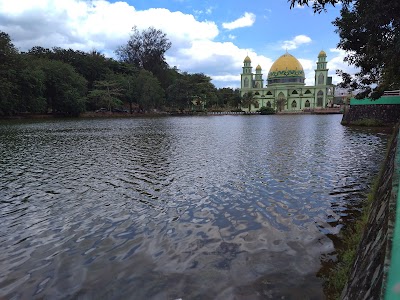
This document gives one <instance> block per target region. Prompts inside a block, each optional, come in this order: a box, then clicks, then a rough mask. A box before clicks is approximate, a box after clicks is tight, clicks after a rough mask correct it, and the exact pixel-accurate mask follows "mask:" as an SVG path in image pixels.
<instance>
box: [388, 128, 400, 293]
mask: <svg viewBox="0 0 400 300" xmlns="http://www.w3.org/2000/svg"><path fill="white" fill-rule="evenodd" d="M398 134H399V133H398ZM399 186H400V140H399V137H398V140H397V149H396V157H395V162H394V171H393V179H392V191H391V198H392V199H391V202H392V203H391V205H390V209H391V210H392V213H394V224H393V225H394V229H393V231H392V232H389V238H391V239H392V249H391V252H390V257H389V259H390V260H389V270H388V277H387V284H386V289H385V300H392V299H400V193H399Z"/></svg>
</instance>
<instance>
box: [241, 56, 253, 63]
mask: <svg viewBox="0 0 400 300" xmlns="http://www.w3.org/2000/svg"><path fill="white" fill-rule="evenodd" d="M243 62H244V63H251V59H250V57H249V56H248V55H247V56H246V58H245V59H244V61H243Z"/></svg>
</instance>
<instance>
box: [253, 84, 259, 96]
mask: <svg viewBox="0 0 400 300" xmlns="http://www.w3.org/2000/svg"><path fill="white" fill-rule="evenodd" d="M257 83H258V82H257ZM256 87H257V86H256ZM254 95H260V93H259V92H255V93H254Z"/></svg>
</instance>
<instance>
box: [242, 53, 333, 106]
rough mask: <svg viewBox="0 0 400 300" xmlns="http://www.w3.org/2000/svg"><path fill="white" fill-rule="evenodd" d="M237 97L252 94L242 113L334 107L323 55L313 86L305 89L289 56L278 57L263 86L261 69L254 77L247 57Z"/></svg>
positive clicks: (301, 73) (300, 71)
mask: <svg viewBox="0 0 400 300" xmlns="http://www.w3.org/2000/svg"><path fill="white" fill-rule="evenodd" d="M242 69H243V70H242V74H241V89H240V94H241V96H242V97H243V96H244V95H245V94H246V93H251V95H252V100H251V101H247V102H246V101H243V104H242V105H243V106H242V110H244V111H250V112H255V111H257V110H258V109H259V108H261V107H263V106H265V107H272V108H274V109H276V110H278V111H283V112H284V111H287V112H296V111H308V110H314V109H324V108H327V107H329V106H330V105H331V104H332V103H333V96H334V88H335V86H334V85H333V84H332V77H329V76H328V68H327V61H326V53H325V52H324V51H321V52H320V53H319V54H318V61H317V68H316V69H315V84H314V85H312V86H306V85H305V82H304V81H305V75H304V69H303V67H302V65H301V64H300V62H299V61H298V60H297V59H296V58H295V57H294V56H293V55H291V54H289V53H287V52H286V53H285V54H283V55H282V56H281V57H279V58H278V59H277V60H276V61H275V62H274V63H273V64H272V66H271V68H270V70H269V72H268V78H267V82H266V85H265V86H264V80H263V74H262V69H261V66H260V65H258V66H257V67H256V70H255V71H256V72H255V73H253V68H252V66H251V59H250V57H248V56H247V57H246V58H245V59H244V61H243V68H242Z"/></svg>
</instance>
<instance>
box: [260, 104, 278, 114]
mask: <svg viewBox="0 0 400 300" xmlns="http://www.w3.org/2000/svg"><path fill="white" fill-rule="evenodd" d="M259 111H260V114H261V115H273V114H275V109H273V108H272V107H265V106H263V107H261V108H260V110H259Z"/></svg>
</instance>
